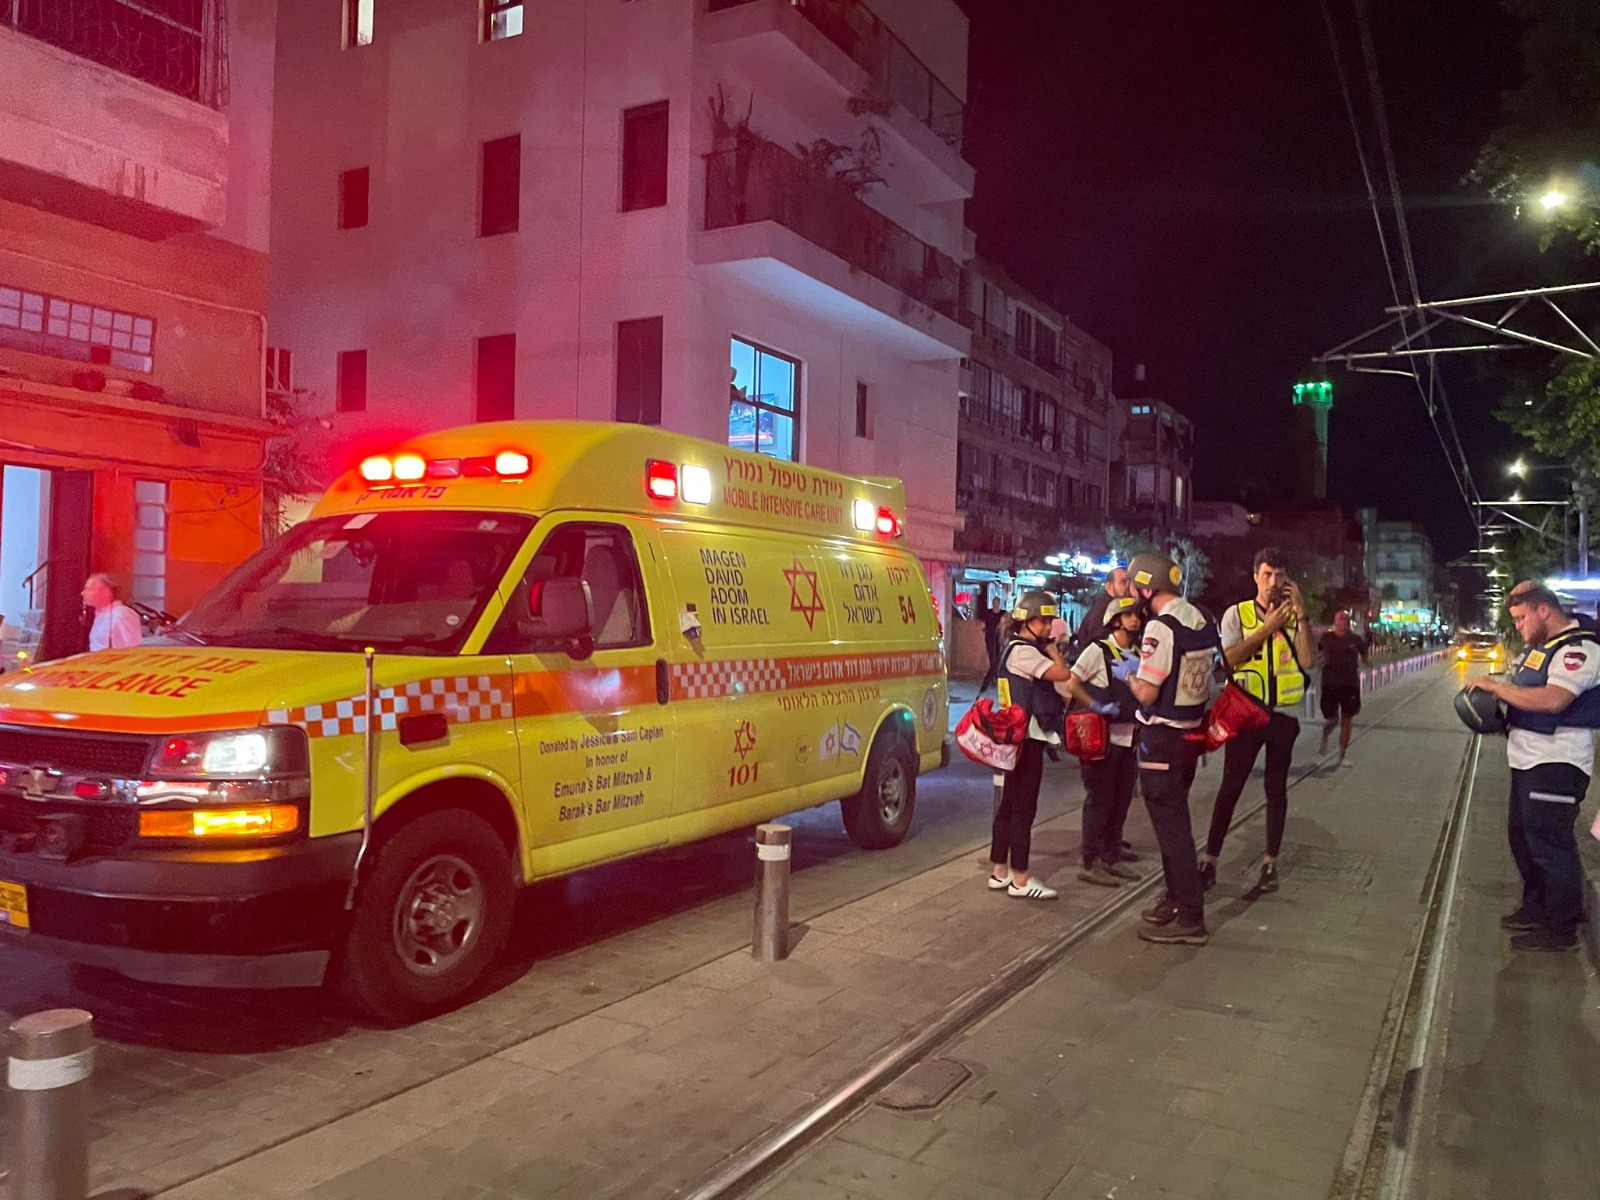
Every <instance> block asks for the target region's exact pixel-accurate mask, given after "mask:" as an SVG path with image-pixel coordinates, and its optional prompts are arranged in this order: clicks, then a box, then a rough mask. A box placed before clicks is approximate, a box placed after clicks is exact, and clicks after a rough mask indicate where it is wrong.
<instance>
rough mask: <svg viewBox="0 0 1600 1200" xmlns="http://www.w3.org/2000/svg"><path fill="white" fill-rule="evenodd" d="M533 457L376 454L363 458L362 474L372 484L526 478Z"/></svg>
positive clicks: (506, 452)
mask: <svg viewBox="0 0 1600 1200" xmlns="http://www.w3.org/2000/svg"><path fill="white" fill-rule="evenodd" d="M532 472H533V460H532V459H531V458H529V457H528V456H527V455H526V454H524V453H523V452H522V451H520V450H502V451H500V453H498V454H494V455H488V454H485V455H483V456H481V457H478V458H435V459H425V458H423V457H422V455H420V454H396V455H393V456H390V455H386V454H374V455H372V456H371V457H370V458H364V459H362V460H361V467H360V474H361V478H362V479H364V480H366V481H367V482H368V483H369V484H371V485H372V486H373V487H386V486H388V485H389V484H394V483H420V482H421V481H422V480H424V479H494V478H499V479H506V480H517V479H526V478H527V477H528V476H529V475H530V474H531V473H532Z"/></svg>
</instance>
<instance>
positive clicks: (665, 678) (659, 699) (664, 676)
mask: <svg viewBox="0 0 1600 1200" xmlns="http://www.w3.org/2000/svg"><path fill="white" fill-rule="evenodd" d="M671 682H672V681H671V677H670V675H669V673H668V668H667V660H666V659H664V658H658V659H656V703H657V704H665V703H666V702H667V701H668V700H670V699H671V698H672V688H671Z"/></svg>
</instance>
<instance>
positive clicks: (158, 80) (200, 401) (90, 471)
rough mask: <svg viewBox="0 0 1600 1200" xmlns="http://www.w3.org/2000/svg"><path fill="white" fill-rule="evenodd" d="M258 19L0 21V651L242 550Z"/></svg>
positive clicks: (109, 14) (28, 11)
mask: <svg viewBox="0 0 1600 1200" xmlns="http://www.w3.org/2000/svg"><path fill="white" fill-rule="evenodd" d="M273 8H274V5H273V4H272V2H271V0H235V2H234V3H232V4H230V5H229V12H228V17H229V19H228V21H227V22H226V23H224V22H223V21H222V19H221V13H222V11H223V10H222V7H221V6H220V5H215V4H210V3H206V4H199V3H172V2H171V0H167V2H161V0H151V2H150V3H144V4H133V3H95V4H65V3H50V4H44V3H13V4H10V5H7V6H6V7H5V8H4V9H0V11H3V12H5V13H6V14H7V15H6V16H5V19H4V21H3V22H0V79H4V80H5V84H4V86H3V87H0V644H3V648H4V650H5V651H6V652H7V653H8V654H11V655H13V658H12V661H15V658H14V653H15V651H17V650H27V651H30V652H33V653H37V654H41V655H44V656H53V655H57V654H63V653H68V652H71V651H73V650H75V649H78V648H80V647H81V646H82V644H83V628H82V605H81V602H80V600H79V598H78V594H79V591H80V589H81V588H82V586H83V583H84V578H85V576H86V575H87V574H88V573H89V572H90V571H106V572H110V573H111V574H112V575H113V576H115V577H117V578H118V579H119V581H120V582H121V583H122V584H124V585H125V586H126V588H127V590H128V592H129V594H131V596H132V598H133V599H136V600H140V601H143V602H146V603H148V604H150V605H151V606H153V607H158V608H165V609H169V610H172V611H181V610H182V609H183V608H185V607H187V605H188V604H189V603H190V602H191V601H192V600H194V599H195V598H196V597H197V595H198V594H199V593H200V592H202V591H203V590H204V589H205V588H207V587H208V586H209V585H210V584H211V583H212V582H214V581H215V580H216V579H217V578H218V576H219V575H220V574H221V573H222V572H224V571H226V570H227V569H228V568H229V567H231V566H232V565H233V564H234V563H236V562H238V561H239V560H240V559H241V558H243V557H244V556H245V555H246V554H248V553H249V552H250V551H251V550H253V549H254V548H255V546H256V545H257V544H258V543H259V540H260V525H261V522H260V505H261V488H262V461H263V447H264V444H265V439H266V438H267V436H268V434H269V433H270V432H271V429H272V427H271V426H270V425H269V424H268V423H267V422H266V421H265V420H264V413H263V379H262V352H263V348H264V346H263V343H264V332H265V316H264V313H265V311H266V292H267V272H266V257H265V250H266V243H267V214H266V188H267V172H268V162H267V147H268V141H269V138H268V133H267V124H268V122H269V121H270V119H271V101H272V96H271V80H272V30H273V23H274V16H273Z"/></svg>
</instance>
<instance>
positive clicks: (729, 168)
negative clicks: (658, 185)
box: [706, 134, 961, 320]
mask: <svg viewBox="0 0 1600 1200" xmlns="http://www.w3.org/2000/svg"><path fill="white" fill-rule="evenodd" d="M760 221H775V222H777V223H778V224H779V225H782V226H783V227H784V228H785V229H789V230H792V231H794V232H795V233H798V234H799V235H800V236H801V237H803V238H805V239H806V240H807V241H808V242H811V243H813V244H814V245H817V246H820V247H821V248H822V249H824V250H826V251H828V252H829V253H830V254H834V255H836V256H837V257H839V258H842V259H843V260H844V261H845V262H847V263H849V264H850V265H851V266H852V267H854V268H855V269H857V270H858V271H863V272H865V273H866V274H868V275H871V276H873V277H874V278H875V279H879V280H882V281H883V282H884V283H887V284H889V285H890V286H891V287H894V288H898V289H899V290H900V291H901V292H903V293H904V294H905V295H907V296H910V297H911V298H912V299H913V300H917V301H920V302H921V303H923V304H925V305H927V306H928V307H929V308H931V309H933V310H934V311H935V312H939V313H943V314H944V315H945V316H947V317H949V318H951V319H952V320H954V319H956V316H957V314H958V312H959V300H960V291H961V269H960V268H959V267H957V266H956V264H955V262H954V261H953V260H952V259H950V258H949V257H947V256H946V255H944V254H941V253H940V252H939V251H937V250H935V249H934V248H933V247H932V246H929V245H927V244H926V243H925V242H922V241H919V240H918V239H917V238H915V237H913V236H912V235H911V234H909V233H907V232H906V231H905V230H904V229H902V228H900V226H898V225H896V224H895V223H894V222H893V221H891V220H889V218H888V217H886V216H884V215H883V214H882V213H880V212H878V211H877V210H876V209H873V208H871V207H869V206H868V205H866V204H864V203H863V202H862V201H861V200H860V199H858V198H857V197H856V195H855V193H853V192H852V191H851V190H850V189H849V188H848V187H846V186H845V185H844V184H842V183H840V182H839V181H838V180H836V179H833V178H832V177H830V176H828V175H824V174H821V173H819V172H817V171H816V170H814V169H813V168H811V167H808V166H806V165H805V164H804V163H802V162H801V161H800V160H799V159H798V158H796V157H795V156H794V155H792V154H790V153H789V152H788V151H787V150H785V149H784V148H783V147H782V146H778V145H776V144H774V143H772V142H768V141H765V140H764V139H762V138H758V137H755V136H753V135H750V134H742V135H740V136H739V137H738V139H737V144H736V145H735V146H734V147H733V148H731V149H728V150H723V151H719V152H717V153H714V154H708V155H707V156H706V228H707V229H726V228H728V227H730V226H734V225H753V224H756V223H757V222H760Z"/></svg>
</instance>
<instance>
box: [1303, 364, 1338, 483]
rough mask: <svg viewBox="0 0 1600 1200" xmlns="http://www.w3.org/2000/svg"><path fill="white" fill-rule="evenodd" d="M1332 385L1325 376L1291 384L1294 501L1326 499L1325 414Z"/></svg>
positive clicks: (1326, 436) (1331, 406) (1329, 409)
mask: <svg viewBox="0 0 1600 1200" xmlns="http://www.w3.org/2000/svg"><path fill="white" fill-rule="evenodd" d="M1332 411H1333V384H1331V383H1329V382H1328V381H1327V380H1326V379H1322V380H1314V381H1312V382H1309V383H1297V384H1295V385H1294V494H1295V498H1296V499H1297V500H1326V499H1327V498H1328V414H1329V413H1330V412H1332Z"/></svg>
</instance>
